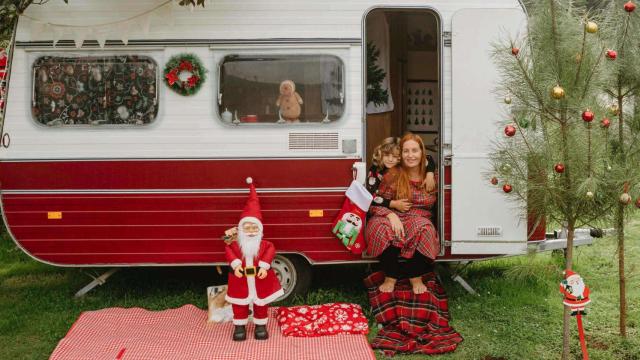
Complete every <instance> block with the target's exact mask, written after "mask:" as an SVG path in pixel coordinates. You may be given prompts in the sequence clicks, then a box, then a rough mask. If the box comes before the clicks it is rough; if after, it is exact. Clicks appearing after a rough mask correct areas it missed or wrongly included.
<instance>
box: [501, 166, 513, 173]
mask: <svg viewBox="0 0 640 360" xmlns="http://www.w3.org/2000/svg"><path fill="white" fill-rule="evenodd" d="M500 170H502V172H503V173H505V174H511V165H509V164H506V163H505V164H502V166H501V167H500Z"/></svg>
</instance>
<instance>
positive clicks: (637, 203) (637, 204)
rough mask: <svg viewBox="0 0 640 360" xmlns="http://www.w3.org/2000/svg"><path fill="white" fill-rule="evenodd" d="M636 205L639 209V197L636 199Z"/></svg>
mask: <svg viewBox="0 0 640 360" xmlns="http://www.w3.org/2000/svg"><path fill="white" fill-rule="evenodd" d="M635 205H636V207H637V208H638V209H640V197H639V198H637V199H636V204H635Z"/></svg>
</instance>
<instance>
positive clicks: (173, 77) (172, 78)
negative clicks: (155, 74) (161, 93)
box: [164, 69, 180, 85]
mask: <svg viewBox="0 0 640 360" xmlns="http://www.w3.org/2000/svg"><path fill="white" fill-rule="evenodd" d="M164 77H166V78H167V82H168V83H169V85H173V84H175V83H176V82H177V81H179V80H180V78H179V77H178V69H173V70H171V71H169V72H168V73H167V75H165V76H164Z"/></svg>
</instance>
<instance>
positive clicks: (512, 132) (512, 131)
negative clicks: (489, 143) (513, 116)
mask: <svg viewBox="0 0 640 360" xmlns="http://www.w3.org/2000/svg"><path fill="white" fill-rule="evenodd" d="M504 134H505V135H507V136H508V137H512V136H513V135H515V134H516V127H515V126H513V125H507V126H505V127H504Z"/></svg>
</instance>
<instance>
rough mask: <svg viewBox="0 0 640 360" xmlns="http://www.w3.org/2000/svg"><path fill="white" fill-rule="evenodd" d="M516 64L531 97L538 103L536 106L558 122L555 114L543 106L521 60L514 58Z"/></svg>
mask: <svg viewBox="0 0 640 360" xmlns="http://www.w3.org/2000/svg"><path fill="white" fill-rule="evenodd" d="M516 62H517V64H518V67H519V68H520V71H521V72H522V76H524V79H525V80H526V82H527V85H529V89H530V90H531V92H532V93H533V95H534V96H535V97H536V100H537V101H538V105H539V107H540V108H541V109H543V110H544V112H546V113H547V114H548V115H550V116H551V117H552V118H553V119H555V120H556V121H560V118H558V117H557V116H556V114H554V113H553V112H552V111H550V110H549V109H548V108H547V107H546V106H545V104H544V100H542V95H540V94H539V93H538V91H537V89H536V87H535V85H534V83H533V80H532V79H531V77H530V76H529V73H528V72H527V69H525V67H524V64H523V63H522V60H521V59H520V58H516Z"/></svg>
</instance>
